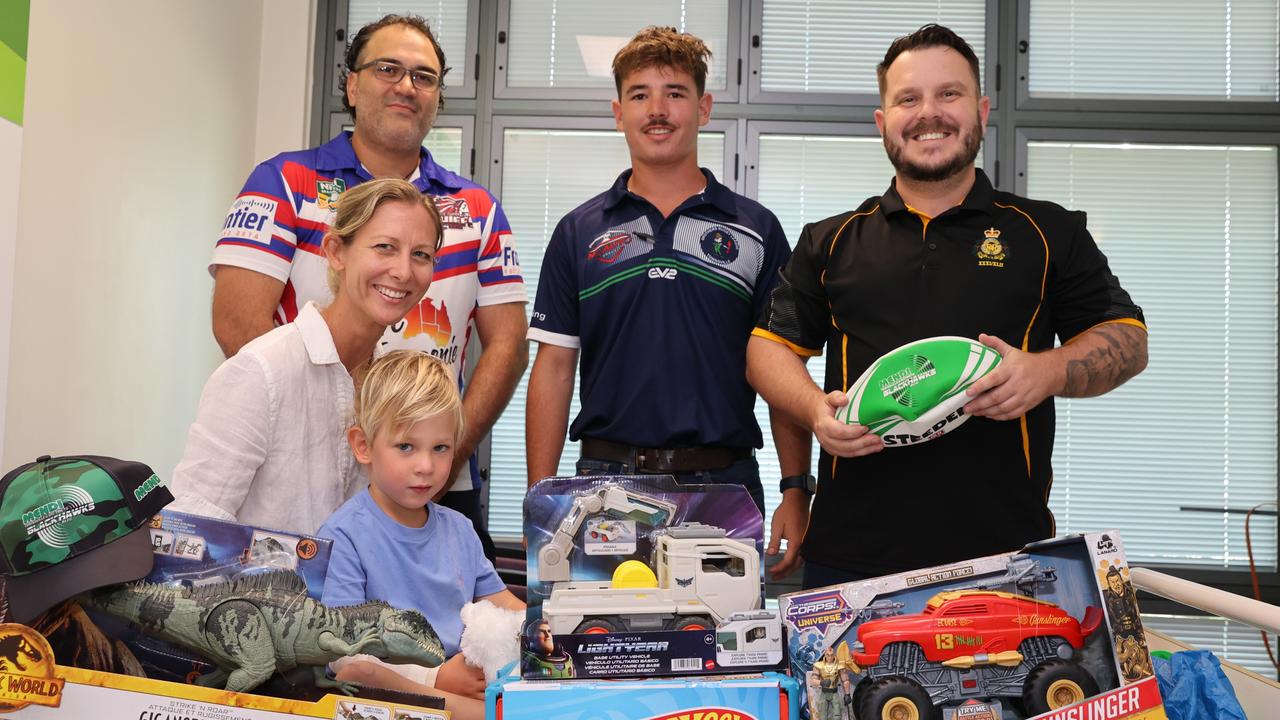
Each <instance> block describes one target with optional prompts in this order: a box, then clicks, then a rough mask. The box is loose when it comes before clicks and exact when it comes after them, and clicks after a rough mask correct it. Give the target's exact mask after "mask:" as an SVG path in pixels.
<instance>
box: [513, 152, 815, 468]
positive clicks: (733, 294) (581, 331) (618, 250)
mask: <svg viewBox="0 0 1280 720" xmlns="http://www.w3.org/2000/svg"><path fill="white" fill-rule="evenodd" d="M702 173H703V175H704V176H705V177H706V179H707V186H706V188H705V189H704V190H703V191H702V192H700V193H698V194H697V195H694V196H692V197H690V198H689V199H687V200H685V201H684V202H683V203H682V204H681V205H680V206H679V207H678V208H676V209H675V210H674V211H673V212H672V213H671V215H670V216H668V217H666V218H664V217H662V213H660V212H659V211H658V209H657V208H655V207H654V206H653V205H652V204H651V203H650V202H649V201H647V200H645V199H644V198H642V197H640V196H639V195H636V194H634V193H632V192H630V191H628V190H627V180H628V178H630V177H631V171H630V170H627V171H626V172H624V173H622V175H620V176H619V177H618V180H617V182H615V183H614V184H613V187H612V188H610V189H609V190H607V191H606V192H604V193H601V194H600V195H597V196H596V197H594V198H591V199H590V200H588V201H587V202H585V203H583V204H582V205H581V206H579V207H578V208H577V209H575V210H574V211H573V212H570V213H569V214H568V215H566V216H565V217H564V218H563V219H561V220H560V223H559V224H558V225H557V226H556V229H555V232H554V233H553V234H552V236H551V242H550V243H549V245H548V247H547V254H546V256H545V257H544V258H543V261H542V273H541V277H540V278H539V280H538V296H537V299H536V300H535V302H534V307H533V319H532V321H531V322H530V327H529V338H530V339H531V340H537V341H538V342H542V343H549V344H552V345H559V346H562V347H569V348H578V349H580V351H581V355H580V364H579V368H580V373H581V378H582V379H581V383H580V387H579V393H580V394H579V397H580V399H581V402H582V411H581V412H580V413H579V414H578V416H577V417H576V418H575V419H574V421H573V424H572V425H571V426H570V428H569V437H570V438H571V439H573V440H578V439H580V438H583V437H587V438H595V439H600V440H609V441H612V442H617V443H625V444H628V445H634V446H637V447H661V448H674V447H692V446H701V445H722V446H729V447H757V448H758V447H760V446H761V445H762V444H763V441H762V438H761V435H760V427H759V425H758V424H757V423H756V421H755V416H754V414H753V408H754V405H755V400H756V394H755V391H754V390H752V389H751V386H750V385H748V384H747V380H746V351H747V340H748V339H749V338H750V336H751V328H752V327H753V326H754V324H755V320H756V318H758V317H759V316H760V313H761V311H762V310H763V308H764V305H765V303H766V301H767V299H768V296H769V292H770V290H772V288H773V286H774V284H775V283H776V282H777V277H778V270H779V268H781V267H782V265H783V264H785V263H786V261H787V258H788V256H789V255H790V252H791V251H790V248H789V247H788V246H787V240H786V237H785V235H784V234H783V232H782V226H781V224H779V223H778V219H777V218H776V217H774V215H773V213H771V212H769V211H768V210H767V209H765V208H764V206H762V205H760V204H759V203H757V202H755V201H753V200H750V199H748V198H745V197H743V196H741V195H738V194H737V193H734V192H733V191H731V190H729V189H728V188H726V187H725V186H723V185H721V184H720V183H719V182H717V181H716V179H715V176H713V175H712V174H711V173H710V172H709V171H708V170H706V169H705V168H704V169H703V170H702Z"/></svg>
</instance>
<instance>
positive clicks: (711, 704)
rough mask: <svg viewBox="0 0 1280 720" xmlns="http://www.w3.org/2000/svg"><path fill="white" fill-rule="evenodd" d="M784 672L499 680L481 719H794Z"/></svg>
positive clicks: (792, 691)
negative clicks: (611, 678) (710, 676)
mask: <svg viewBox="0 0 1280 720" xmlns="http://www.w3.org/2000/svg"><path fill="white" fill-rule="evenodd" d="M796 690H797V686H796V682H795V680H792V679H791V678H789V677H787V676H785V675H779V674H776V673H764V674H763V675H753V676H743V677H724V678H651V679H647V680H567V681H545V682H530V681H528V680H516V679H515V678H507V679H505V680H503V679H499V680H497V681H495V682H494V683H492V684H490V685H489V689H488V691H487V692H486V693H485V720H582V718H608V719H609V720H798V718H799V715H798V714H797V703H796V701H795V696H796Z"/></svg>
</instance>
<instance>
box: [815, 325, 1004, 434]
mask: <svg viewBox="0 0 1280 720" xmlns="http://www.w3.org/2000/svg"><path fill="white" fill-rule="evenodd" d="M999 364H1000V353H998V352H996V351H995V350H992V349H991V348H989V347H987V346H986V345H983V344H982V343H980V342H978V341H977V340H970V339H969V338H962V337H949V336H940V337H931V338H926V339H924V340H917V341H915V342H912V343H907V344H906V345H903V346H902V347H900V348H898V349H897V350H893V351H891V352H888V353H886V354H884V355H882V356H881V357H880V359H878V360H876V361H875V362H873V363H871V367H869V368H867V370H866V372H864V373H862V376H861V377H859V378H858V380H857V381H856V382H854V384H853V387H851V388H849V391H848V393H846V394H847V395H848V396H849V404H848V405H846V406H845V407H843V408H841V409H839V410H837V411H836V419H837V420H839V421H841V422H844V423H857V424H860V425H866V426H867V428H868V429H870V431H871V432H873V433H875V434H877V435H879V436H880V437H881V438H882V439H883V440H884V444H885V447H903V446H906V445H918V444H920V443H923V442H928V441H930V440H933V439H934V438H937V437H941V436H942V435H944V434H946V433H947V432H950V431H951V430H954V429H956V428H957V427H959V426H960V425H961V424H963V423H964V421H966V420H968V419H969V416H968V415H966V414H965V413H964V411H963V410H962V407H963V406H964V404H965V402H966V401H968V399H969V397H968V396H967V395H965V392H964V391H965V389H966V388H968V387H969V386H970V385H972V384H973V383H975V382H977V381H978V379H979V378H981V377H982V376H984V375H986V374H987V373H989V372H991V371H992V370H994V369H995V367H996V366H997V365H999Z"/></svg>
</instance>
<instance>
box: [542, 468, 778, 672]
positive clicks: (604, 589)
mask: <svg viewBox="0 0 1280 720" xmlns="http://www.w3.org/2000/svg"><path fill="white" fill-rule="evenodd" d="M762 531H763V522H762V519H761V517H760V512H759V510H757V509H756V506H755V504H754V503H753V502H752V501H751V496H750V495H749V494H748V493H747V492H746V490H744V489H743V488H741V487H739V486H737V485H678V484H676V482H675V480H674V479H672V478H671V477H669V476H652V475H646V476H594V477H574V478H548V479H546V480H543V481H542V482H540V483H538V484H537V485H535V486H534V487H533V488H531V489H530V490H529V493H528V495H526V497H525V504H524V534H525V538H526V539H527V540H528V573H529V575H528V579H529V582H528V608H529V609H528V614H527V620H526V623H525V628H524V631H523V633H522V648H521V674H522V676H523V677H524V678H525V679H529V680H538V679H560V678H571V677H576V678H620V677H652V676H655V675H659V676H661V675H698V674H723V673H725V672H756V671H762V670H769V669H776V668H779V667H780V666H781V664H782V650H783V648H782V629H781V622H780V620H779V618H778V614H777V612H776V611H772V610H765V609H763V608H764V603H763V599H764V594H763V588H764V583H763V581H762V577H763V576H762V574H761V573H762V563H761V562H760V553H761V549H762V547H763V540H762V536H763V533H762Z"/></svg>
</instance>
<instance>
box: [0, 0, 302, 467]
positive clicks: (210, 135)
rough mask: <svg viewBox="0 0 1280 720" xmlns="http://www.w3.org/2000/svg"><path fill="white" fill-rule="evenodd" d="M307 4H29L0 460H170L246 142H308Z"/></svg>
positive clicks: (204, 354) (184, 415)
mask: <svg viewBox="0 0 1280 720" xmlns="http://www.w3.org/2000/svg"><path fill="white" fill-rule="evenodd" d="M264 4H265V5H267V6H268V7H265V8H264ZM313 17H314V9H313V8H312V3H311V2H308V1H307V0H286V1H284V2H279V1H277V0H272V2H268V3H263V2H262V0H223V1H222V2H216V3H208V2H182V3H174V2H167V1H164V0H122V1H118V2H111V3H103V2H98V1H95V0H75V1H74V2H71V1H69V0H67V1H63V0H60V1H59V2H52V1H51V0H37V1H36V2H33V3H32V8H31V26H30V45H29V56H28V69H27V95H26V114H25V122H24V128H23V129H24V134H23V144H22V172H21V180H20V183H21V197H20V200H19V206H18V222H17V228H18V229H17V244H16V249H15V256H14V261H13V270H14V273H13V274H14V284H13V313H12V330H11V336H10V346H11V348H10V355H9V373H8V397H7V398H6V399H5V400H6V403H5V409H6V412H5V419H6V423H5V432H4V446H3V469H4V470H7V469H9V468H11V467H14V466H16V465H18V464H19V463H22V462H26V461H28V460H31V459H34V458H35V457H36V456H37V455H40V454H44V453H49V454H62V453H101V454H107V455H115V456H119V457H123V458H129V459H136V460H142V461H145V462H147V463H149V464H151V465H152V466H153V467H154V468H155V469H156V470H157V471H158V472H160V473H161V474H162V476H164V475H167V474H168V473H169V472H170V471H171V470H172V468H173V466H174V465H175V464H176V463H177V460H178V458H179V457H180V455H181V453H182V446H183V442H184V439H185V436H186V429H187V426H188V425H189V424H190V422H191V419H192V417H193V415H194V411H195V405H196V401H197V399H198V398H199V393H200V389H201V387H202V386H203V384H204V381H205V380H206V379H207V377H208V375H209V373H210V372H211V371H212V370H213V368H214V367H216V365H217V363H218V362H219V361H220V359H221V357H220V354H219V352H218V350H217V346H216V345H215V344H214V342H213V337H212V334H211V331H210V326H209V298H210V293H211V290H212V281H211V280H210V278H209V275H208V273H207V271H206V269H205V268H206V265H207V263H208V260H209V254H210V252H211V250H212V244H213V241H214V239H215V237H216V231H217V229H218V228H219V227H220V225H221V222H222V218H223V215H224V213H225V212H226V209H227V207H228V206H229V205H230V203H231V200H232V198H233V197H234V196H235V193H236V192H237V191H238V190H239V188H240V186H241V185H242V184H243V182H244V179H245V177H247V175H248V172H249V170H250V169H251V168H252V167H253V164H254V163H255V162H257V161H258V160H260V159H262V158H261V156H262V155H263V153H274V152H278V151H279V150H282V149H285V148H296V147H303V146H305V144H306V138H307V117H308V113H309V107H308V105H307V102H306V99H307V98H308V97H309V91H310V72H311V64H312V54H311V47H312V38H313V36H314V30H313V27H314V19H313ZM260 58H264V59H267V60H268V61H269V63H270V64H271V67H265V66H263V65H262V64H260ZM260 110H262V112H259V111H260ZM0 471H2V470H0Z"/></svg>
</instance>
